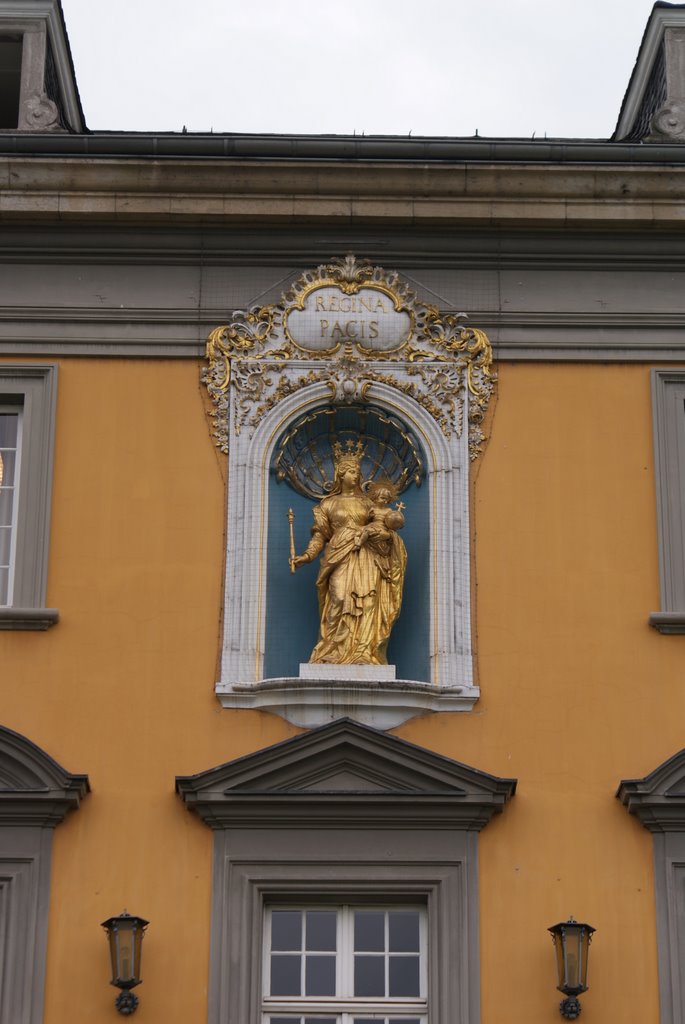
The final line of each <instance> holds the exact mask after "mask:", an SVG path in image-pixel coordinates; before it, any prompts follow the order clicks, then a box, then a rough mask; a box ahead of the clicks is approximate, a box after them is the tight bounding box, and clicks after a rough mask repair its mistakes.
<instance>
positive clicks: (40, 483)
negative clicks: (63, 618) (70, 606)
mask: <svg viewBox="0 0 685 1024" xmlns="http://www.w3.org/2000/svg"><path fill="white" fill-rule="evenodd" d="M56 390H57V366H56V365H54V364H48V365H39V364H28V365H17V364H8V363H0V404H2V405H3V406H5V405H7V406H14V407H20V408H21V411H22V415H21V431H22V436H21V455H20V459H19V460H18V466H17V470H18V472H17V479H18V490H17V494H16V497H15V502H16V505H15V521H16V534H15V539H14V541H13V543H14V566H13V580H14V582H13V588H12V603H11V604H9V605H1V606H0V630H14V629H32V630H45V629H48V627H49V626H52V625H54V623H55V622H57V621H58V619H59V612H58V610H57V609H56V608H47V607H46V606H45V601H46V591H47V570H48V551H49V538H50V513H51V492H52V472H53V459H54V433H55V409H56V397H57V395H56Z"/></svg>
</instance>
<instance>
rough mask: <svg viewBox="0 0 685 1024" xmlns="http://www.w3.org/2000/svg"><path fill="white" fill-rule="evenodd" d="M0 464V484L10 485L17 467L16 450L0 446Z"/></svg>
mask: <svg viewBox="0 0 685 1024" xmlns="http://www.w3.org/2000/svg"><path fill="white" fill-rule="evenodd" d="M0 460H1V462H0V465H1V467H2V486H3V487H12V486H13V485H14V483H15V482H16V481H15V475H16V467H17V452H16V449H14V448H9V449H8V448H0Z"/></svg>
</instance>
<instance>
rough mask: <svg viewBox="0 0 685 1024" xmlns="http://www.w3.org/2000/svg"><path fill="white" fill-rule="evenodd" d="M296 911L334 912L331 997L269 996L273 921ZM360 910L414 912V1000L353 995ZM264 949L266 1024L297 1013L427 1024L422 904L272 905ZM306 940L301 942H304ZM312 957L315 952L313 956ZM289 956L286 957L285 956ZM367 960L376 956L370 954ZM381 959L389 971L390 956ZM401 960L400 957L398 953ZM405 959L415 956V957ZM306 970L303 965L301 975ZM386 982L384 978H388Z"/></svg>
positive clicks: (303, 952)
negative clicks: (423, 1022) (416, 962)
mask: <svg viewBox="0 0 685 1024" xmlns="http://www.w3.org/2000/svg"><path fill="white" fill-rule="evenodd" d="M278 910H296V911H299V912H301V913H304V914H306V913H307V912H308V911H311V910H314V911H315V910H330V911H335V913H336V940H337V941H336V949H335V951H334V952H333V955H334V956H335V974H336V992H335V994H334V995H329V996H314V995H312V996H310V995H308V994H306V993H303V994H301V995H299V996H279V995H272V994H271V992H270V991H269V975H270V968H271V956H272V955H273V954H274V952H275V954H276V955H279V952H280V951H278V950H276V951H274V950H273V948H272V945H271V921H272V919H273V918H272V915H273V912H274V911H278ZM358 910H371V911H374V910H376V911H380V912H383V913H388V912H392V911H393V910H399V911H401V910H405V911H406V910H412V911H416V912H417V913H418V915H419V949H418V951H417V952H418V959H419V988H420V993H419V995H418V996H415V997H410V996H407V997H400V996H391V995H384V996H358V995H356V994H355V993H354V961H355V955H356V954H357V953H358V952H364V951H359V950H356V949H355V946H354V920H355V918H354V915H355V913H356V912H357V911H358ZM262 937H263V948H262V1020H263V1021H264V1022H265V1024H269V1022H270V1020H271V1018H272V1016H273V1015H276V1016H286V1015H287V1014H297V1013H299V1014H300V1016H302V1017H306V1016H312V1015H314V1016H317V1015H318V1016H322V1015H324V1016H325V1015H330V1016H332V1017H333V1016H334V1017H340V1016H341V1015H342V1017H343V1018H345V1016H349V1018H350V1020H351V1019H352V1018H353V1017H372V1016H374V1015H375V1016H378V1015H379V1014H383V1015H384V1016H386V1017H390V1018H391V1019H392V1020H394V1019H395V1018H400V1017H415V1018H421V1019H422V1020H425V1019H426V1017H427V1014H428V996H427V985H428V942H427V909H426V906H425V903H423V902H422V901H419V902H416V901H406V900H402V901H397V900H393V901H391V902H387V901H386V902H378V901H377V900H365V901H360V900H352V901H349V900H348V901H345V902H344V903H340V902H338V903H332V902H329V901H327V900H325V901H322V902H316V903H312V902H305V903H293V902H292V901H287V902H286V903H283V902H280V901H278V902H273V903H268V902H267V903H265V904H264V921H263V926H262ZM304 941H305V940H304V937H303V939H302V942H303V943H304ZM315 952H316V951H315ZM285 955H287V954H285ZM306 955H307V950H306V946H303V948H302V950H301V956H302V957H303V958H304V957H306ZM371 955H374V954H373V953H372V954H371ZM376 955H377V956H378V957H379V959H380V957H381V956H382V957H383V960H384V967H385V969H386V972H387V968H388V966H389V958H390V956H391V955H392V951H391V950H389V949H386V950H384V951H383V952H382V953H380V952H379V953H377V954H376ZM396 955H403V954H401V953H400V954H396ZM407 955H414V954H413V953H411V954H407ZM303 966H304V965H301V967H300V970H301V971H302V968H303ZM386 980H387V977H386Z"/></svg>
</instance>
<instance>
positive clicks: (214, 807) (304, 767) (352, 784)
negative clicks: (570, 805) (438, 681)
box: [176, 719, 515, 827]
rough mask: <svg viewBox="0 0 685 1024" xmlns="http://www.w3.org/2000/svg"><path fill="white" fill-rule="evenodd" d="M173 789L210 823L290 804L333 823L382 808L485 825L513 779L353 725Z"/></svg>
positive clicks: (317, 732) (299, 739)
mask: <svg viewBox="0 0 685 1024" xmlns="http://www.w3.org/2000/svg"><path fill="white" fill-rule="evenodd" d="M176 782H177V789H178V792H179V793H180V794H181V795H182V796H183V798H184V800H185V801H186V803H187V804H188V806H190V807H193V808H194V809H195V810H197V812H198V813H199V814H200V815H201V816H202V817H203V818H204V819H205V820H207V821H211V822H213V823H214V822H216V820H217V816H218V818H223V817H225V819H226V820H227V821H228V820H231V819H232V818H233V817H234V816H235V815H236V814H238V815H249V807H250V801H251V800H252V802H253V806H254V807H255V808H257V807H260V808H261V813H262V814H266V813H267V807H268V808H271V809H272V810H273V809H275V808H277V807H279V806H281V807H282V806H285V805H286V804H287V805H289V806H290V808H291V811H292V813H293V814H297V813H300V814H303V815H307V814H309V813H313V810H312V809H314V808H318V812H317V813H319V814H325V815H326V817H327V820H328V821H331V820H333V819H334V815H335V813H336V809H337V812H338V813H339V814H340V816H341V817H344V818H345V819H346V820H349V818H350V816H354V815H355V814H356V815H369V814H371V813H372V811H371V809H372V808H374V807H375V808H377V809H378V810H379V813H380V808H381V806H383V807H384V808H385V809H386V810H387V809H388V808H392V809H394V811H396V812H397V813H402V814H403V815H404V816H405V817H406V816H407V815H408V816H409V817H410V818H411V817H412V816H414V817H416V818H417V820H418V819H420V818H421V817H422V816H423V815H424V814H425V813H428V811H429V809H430V812H431V813H432V814H433V815H434V816H435V815H437V816H440V815H443V816H444V815H446V816H447V817H448V818H453V819H454V818H455V817H460V816H461V817H464V816H466V817H468V818H470V819H474V820H475V819H478V820H480V817H483V818H484V820H483V821H482V824H484V823H485V820H487V819H488V818H489V817H490V816H491V815H492V814H493V813H495V812H496V811H498V810H500V809H501V807H502V805H503V804H504V802H505V800H506V799H507V798H508V797H509V796H511V794H512V793H513V791H514V788H515V780H512V779H500V778H497V777H495V776H493V775H489V774H488V773H486V772H482V771H479V770H478V769H475V768H471V767H469V766H468V765H464V764H461V763H460V762H458V761H453V760H451V759H450V758H447V757H443V756H441V755H440V754H436V753H434V752H432V751H429V750H426V749H425V748H424V747H419V746H416V745H415V744H413V743H407V742H406V741H405V740H401V739H398V738H397V737H396V736H391V735H388V734H387V733H384V732H380V731H378V730H376V729H371V728H369V727H368V726H364V725H360V724H359V723H358V722H353V721H351V720H349V719H340V720H339V721H337V722H334V723H332V724H331V725H325V726H322V727H320V728H318V729H313V730H311V731H310V732H307V733H303V734H302V735H301V736H296V737H295V738H294V739H290V740H286V741H284V742H283V743H278V744H276V745H275V746H273V747H267V748H266V749H265V750H260V751H257V752H256V753H254V754H249V755H247V756H246V757H242V758H238V759H236V760H235V761H229V762H227V763H226V764H223V765H219V766H218V767H217V768H211V769H209V771H206V772H202V773H200V774H198V775H194V776H187V777H182V778H178V779H177V780H176ZM308 808H309V810H308ZM364 808H366V810H364ZM400 808H401V809H402V810H401V812H400ZM458 808H462V809H463V814H462V812H460V811H458ZM238 809H240V810H238ZM255 813H257V812H256V811H255ZM474 827H476V826H474Z"/></svg>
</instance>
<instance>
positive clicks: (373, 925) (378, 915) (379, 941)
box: [354, 910, 385, 953]
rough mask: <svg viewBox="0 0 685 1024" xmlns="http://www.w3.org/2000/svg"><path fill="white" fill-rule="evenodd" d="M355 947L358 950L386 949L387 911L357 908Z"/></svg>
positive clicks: (368, 951) (355, 916)
mask: <svg viewBox="0 0 685 1024" xmlns="http://www.w3.org/2000/svg"><path fill="white" fill-rule="evenodd" d="M354 948H355V950H356V951H358V952H364V953H371V952H379V953H382V952H383V951H384V950H385V912H384V911H382V910H357V911H355V914H354Z"/></svg>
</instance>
